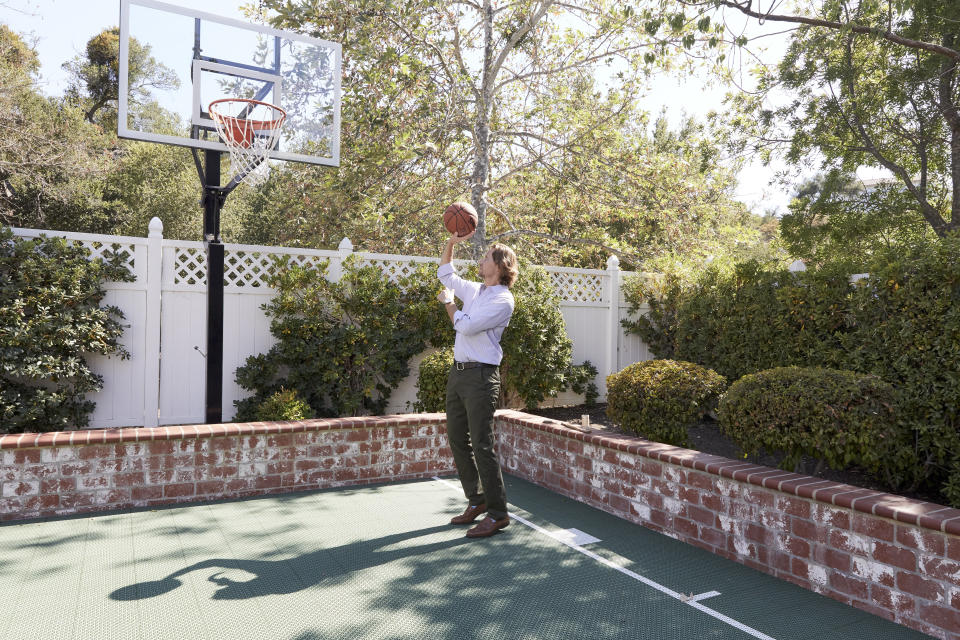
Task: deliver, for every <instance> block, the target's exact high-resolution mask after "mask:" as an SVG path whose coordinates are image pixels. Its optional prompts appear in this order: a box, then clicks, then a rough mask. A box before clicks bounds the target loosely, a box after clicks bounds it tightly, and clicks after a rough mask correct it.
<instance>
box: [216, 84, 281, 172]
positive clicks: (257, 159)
mask: <svg viewBox="0 0 960 640" xmlns="http://www.w3.org/2000/svg"><path fill="white" fill-rule="evenodd" d="M209 112H210V117H211V118H212V119H213V121H214V123H215V124H216V125H217V133H218V134H220V140H222V141H223V143H224V144H225V145H227V149H229V150H230V164H231V166H232V167H233V172H234V173H235V174H236V175H237V176H240V180H242V181H243V182H246V183H247V184H249V185H254V186H255V185H258V184H261V183H262V182H263V181H264V180H266V179H267V175H269V173H270V163H269V162H267V156H268V154H269V153H270V151H271V150H272V149H274V148H275V147H276V141H277V137H278V136H279V135H280V128H281V127H282V126H283V121H284V120H285V119H286V117H287V113H286V111H284V110H283V109H281V108H280V107H277V106H274V105H272V104H268V103H266V102H260V101H258V100H247V99H243V98H227V99H224V100H214V101H213V102H211V103H210V107H209Z"/></svg>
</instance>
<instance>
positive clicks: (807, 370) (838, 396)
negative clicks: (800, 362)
mask: <svg viewBox="0 0 960 640" xmlns="http://www.w3.org/2000/svg"><path fill="white" fill-rule="evenodd" d="M894 404H895V398H894V392H893V387H891V386H890V385H889V384H887V383H886V382H883V381H882V380H880V379H879V378H877V377H876V376H871V375H861V374H858V373H854V372H852V371H840V370H836V369H822V368H817V367H778V368H776V369H770V370H768V371H760V372H758V373H753V374H750V375H746V376H744V377H743V378H741V379H740V380H738V381H737V382H735V383H734V384H733V385H731V387H730V389H729V390H727V393H726V394H725V395H724V397H723V399H722V400H721V401H720V406H719V408H718V411H717V412H718V416H719V420H720V429H721V431H722V432H724V433H725V434H726V435H728V436H729V437H730V438H731V439H732V440H733V441H734V442H736V443H737V444H738V445H739V446H740V447H741V448H742V449H743V450H744V452H745V453H747V454H748V455H749V454H756V453H758V452H759V451H760V450H761V449H763V450H766V451H768V452H782V453H783V454H784V456H785V457H784V460H783V465H782V466H783V468H785V469H791V470H795V471H802V467H801V457H802V456H809V457H811V458H815V459H818V460H821V461H822V462H824V463H826V464H827V465H829V466H830V467H832V468H834V469H842V468H844V467H847V466H850V465H856V466H860V467H863V468H865V469H867V470H870V471H874V472H876V471H878V470H880V469H881V467H882V465H883V464H884V461H885V458H886V457H887V455H888V452H890V451H891V448H892V447H893V446H894V445H895V443H896V422H895V412H894Z"/></svg>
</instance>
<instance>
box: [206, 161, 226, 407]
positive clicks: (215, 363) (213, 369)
mask: <svg viewBox="0 0 960 640" xmlns="http://www.w3.org/2000/svg"><path fill="white" fill-rule="evenodd" d="M220 153H221V152H220V151H210V150H205V151H204V161H205V165H206V166H205V167H204V176H203V240H204V244H205V245H206V248H207V384H206V402H205V404H206V419H205V421H206V423H207V424H219V423H221V422H223V258H224V248H223V243H222V242H221V241H220V211H221V210H222V209H223V202H224V200H225V199H226V197H227V193H229V192H224V190H223V189H222V188H221V187H220Z"/></svg>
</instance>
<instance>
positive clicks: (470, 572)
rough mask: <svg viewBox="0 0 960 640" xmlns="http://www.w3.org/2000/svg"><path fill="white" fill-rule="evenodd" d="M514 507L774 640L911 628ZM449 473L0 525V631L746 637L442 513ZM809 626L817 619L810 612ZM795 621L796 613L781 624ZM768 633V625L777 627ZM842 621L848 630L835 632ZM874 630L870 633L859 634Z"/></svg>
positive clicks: (550, 497) (553, 543)
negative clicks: (479, 536) (710, 594)
mask: <svg viewBox="0 0 960 640" xmlns="http://www.w3.org/2000/svg"><path fill="white" fill-rule="evenodd" d="M506 480H507V483H508V496H509V498H510V500H511V509H513V510H514V512H515V514H516V515H519V516H522V517H524V518H526V519H528V520H529V521H530V522H531V523H532V524H534V525H536V526H539V527H543V528H545V529H548V530H552V529H555V528H560V529H566V528H570V527H574V528H577V529H580V530H582V531H585V532H587V533H589V534H591V535H594V536H596V537H597V538H600V541H599V542H597V543H595V544H591V545H587V546H586V548H587V549H589V550H590V551H591V552H593V553H596V554H597V555H598V556H600V557H601V558H608V559H611V560H614V561H616V562H619V563H621V564H623V565H624V566H626V567H628V568H629V569H630V570H632V571H636V572H637V573H640V574H643V575H645V576H646V577H648V578H650V579H653V580H656V581H657V582H659V583H661V584H663V585H664V586H665V587H668V588H670V589H674V590H676V591H678V592H683V593H687V592H695V593H702V592H703V591H708V590H713V589H715V590H718V591H722V592H723V595H721V596H718V597H716V598H711V599H708V600H704V601H703V604H704V605H707V606H710V607H711V608H714V609H716V610H718V611H720V612H721V613H723V614H725V615H729V616H731V617H737V616H739V617H740V618H741V622H742V623H744V624H747V625H750V626H755V627H756V628H757V629H760V630H761V631H764V632H765V633H769V634H770V635H771V637H774V638H776V640H805V639H806V638H810V637H817V638H819V639H821V640H830V639H832V638H837V639H839V638H841V637H843V638H858V637H864V638H866V637H868V636H870V637H872V638H876V637H883V638H893V639H896V640H899V639H900V638H903V639H904V640H907V639H909V638H915V637H920V636H917V635H911V634H912V633H913V632H909V631H908V630H905V629H903V628H902V627H897V626H895V625H890V624H889V623H886V622H885V621H882V620H879V619H878V618H874V617H873V616H869V615H867V614H865V613H863V612H859V611H857V610H855V609H851V608H849V607H844V606H843V605H840V604H839V603H836V602H834V601H832V600H828V599H826V598H822V597H820V596H817V595H815V594H811V593H809V592H806V591H804V590H802V589H800V588H798V587H794V586H793V585H790V584H787V583H783V582H781V581H778V580H775V579H773V578H771V577H769V576H765V575H763V574H761V573H759V572H755V571H752V570H750V569H746V568H745V567H742V566H740V565H737V564H735V563H732V562H728V561H724V560H722V559H719V558H716V557H714V556H711V555H710V554H707V553H705V552H703V551H701V550H698V549H695V548H693V547H689V546H687V545H683V544H681V543H678V542H677V541H675V540H672V539H670V538H667V537H665V536H661V535H658V534H656V533H653V532H651V531H648V530H645V529H643V528H641V527H637V526H634V525H632V524H630V523H627V522H624V521H622V520H619V519H617V518H614V517H613V516H610V515H608V514H605V513H603V512H600V511H598V510H596V509H592V508H590V507H586V506H584V505H581V504H579V503H577V502H575V501H572V500H568V499H566V498H563V497H561V496H559V495H557V494H553V493H551V492H549V491H546V490H544V489H542V488H540V487H537V486H535V485H532V484H530V483H527V482H524V481H522V480H519V479H517V478H512V477H507V478H506ZM464 502H465V501H464V498H463V495H462V493H461V492H460V490H459V487H458V485H457V483H456V482H455V481H454V482H452V483H451V482H449V479H448V481H446V482H444V481H433V480H427V481H419V482H404V483H394V484H385V485H377V486H369V487H361V488H352V489H338V490H326V491H316V492H309V493H296V494H287V495H283V496H274V497H265V498H258V499H250V500H237V501H225V502H217V503H209V504H201V505H190V506H180V507H171V508H165V509H158V510H153V511H151V510H140V511H131V512H125V513H117V514H109V515H102V516H92V517H86V518H68V519H52V520H47V521H37V522H31V523H23V524H13V525H6V526H0V545H2V546H3V547H4V548H7V549H12V550H15V551H16V553H13V554H10V557H9V558H7V559H5V561H4V562H3V564H0V575H2V576H3V577H4V580H3V581H0V598H3V601H4V602H7V603H17V606H16V607H6V608H5V611H4V613H3V614H0V616H5V617H0V631H2V632H3V636H2V637H3V638H22V637H30V638H31V639H32V638H38V639H46V638H50V639H51V640H53V639H56V640H61V639H66V638H77V639H82V640H85V639H86V638H91V637H96V638H98V639H99V638H103V639H104V640H114V639H116V640H130V639H133V638H143V639H150V640H154V639H166V638H171V639H173V638H178V639H179V638H191V639H192V638H209V639H219V638H231V640H234V639H237V640H242V639H245V638H257V639H262V638H271V639H273V638H278V639H282V640H286V639H290V640H308V639H321V638H323V639H327V638H363V639H364V640H367V639H370V640H379V639H407V638H424V639H426V638H429V639H431V640H433V639H435V638H457V639H461V638H463V639H472V638H476V639H478V640H479V639H487V638H498V639H499V638H510V639H512V638H531V639H533V638H543V639H554V638H591V639H593V638H596V639H598V640H607V639H609V640H614V639H621V638H623V639H628V638H629V639H637V638H640V639H645V640H689V639H691V638H696V639H714V640H745V639H749V638H751V637H754V636H751V635H750V634H749V633H747V632H746V631H745V630H743V629H740V628H736V627H735V626H731V625H729V624H725V623H723V622H720V621H718V620H716V619H714V618H713V617H711V616H709V615H707V614H706V613H704V612H702V611H699V610H697V609H695V608H694V607H692V606H690V605H689V604H685V603H683V602H681V601H679V600H677V599H675V598H673V597H670V596H669V595H667V594H664V593H662V592H660V591H658V590H656V589H655V588H653V587H651V586H649V585H646V584H643V583H641V582H638V581H637V580H635V579H633V578H631V577H630V576H627V575H624V574H623V573H621V572H619V571H616V570H614V569H612V568H610V567H607V566H604V565H603V564H601V563H600V562H598V561H597V559H595V558H591V557H588V556H586V555H583V554H581V553H578V552H577V551H576V550H574V549H571V548H570V547H568V546H566V545H564V544H561V543H560V542H558V541H557V540H555V539H553V538H551V537H549V536H546V535H544V534H543V533H540V532H538V531H536V530H534V529H532V528H530V527H527V526H525V525H523V524H522V523H521V522H520V521H519V520H515V521H514V522H513V523H512V524H511V525H510V526H509V527H508V528H507V529H506V530H505V531H503V532H502V533H500V534H498V535H496V536H495V537H493V538H491V539H487V540H469V539H467V538H465V537H464V533H465V531H466V529H467V527H465V526H463V527H456V526H450V525H449V524H448V521H449V519H450V517H451V516H452V515H455V514H457V513H459V512H460V511H462V509H463V505H464ZM811 621H813V622H811ZM791 625H793V626H792V627H791ZM772 631H775V632H776V633H771V632H772ZM843 633H846V634H847V635H842V634H843ZM871 634H872V635H871Z"/></svg>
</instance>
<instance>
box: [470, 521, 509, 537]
mask: <svg viewBox="0 0 960 640" xmlns="http://www.w3.org/2000/svg"><path fill="white" fill-rule="evenodd" d="M508 524H510V518H509V516H504V517H503V518H500V519H499V520H494V519H493V517H489V518H484V519H483V520H481V521H480V524H478V525H477V526H475V527H474V528H472V529H470V530H469V531H467V537H468V538H489V537H490V536H492V535H493V534H495V533H496V532H497V531H500V529H503V528H504V527H506V526H507V525H508Z"/></svg>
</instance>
